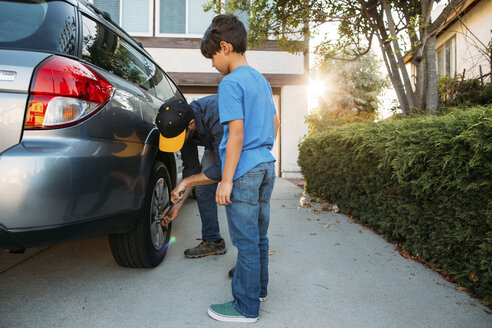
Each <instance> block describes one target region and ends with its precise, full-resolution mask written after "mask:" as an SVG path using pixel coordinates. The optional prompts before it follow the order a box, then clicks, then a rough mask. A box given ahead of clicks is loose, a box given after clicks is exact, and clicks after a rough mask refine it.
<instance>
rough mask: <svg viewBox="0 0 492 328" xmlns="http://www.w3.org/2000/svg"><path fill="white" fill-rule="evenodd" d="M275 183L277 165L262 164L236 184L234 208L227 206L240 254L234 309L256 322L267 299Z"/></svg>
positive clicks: (231, 233) (229, 220) (233, 283)
mask: <svg viewBox="0 0 492 328" xmlns="http://www.w3.org/2000/svg"><path fill="white" fill-rule="evenodd" d="M274 183H275V165H274V162H268V163H261V164H258V165H257V166H256V167H254V168H252V169H251V170H250V171H248V172H247V173H246V174H244V175H243V176H241V177H240V178H238V179H236V180H234V183H233V188H232V193H231V202H232V204H231V205H228V206H226V213H227V222H228V224H229V233H230V235H231V241H232V244H233V245H234V246H236V248H237V250H238V255H237V263H236V271H235V272H234V278H233V279H232V296H233V297H234V301H233V304H234V307H235V308H236V310H237V311H239V312H240V313H241V314H242V315H244V316H246V317H250V318H256V317H258V315H259V312H260V301H259V299H258V298H259V297H265V296H267V285H268V238H267V230H268V224H269V222H270V196H271V195H272V190H273V185H274Z"/></svg>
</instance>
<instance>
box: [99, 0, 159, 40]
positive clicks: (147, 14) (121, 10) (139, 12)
mask: <svg viewBox="0 0 492 328" xmlns="http://www.w3.org/2000/svg"><path fill="white" fill-rule="evenodd" d="M93 2H94V5H95V6H96V7H97V8H98V9H99V10H101V11H105V12H107V13H109V14H110V15H111V19H112V20H113V21H114V22H116V23H118V25H120V26H121V27H123V28H124V29H125V31H127V32H128V33H129V34H131V35H134V36H151V35H152V17H153V11H154V9H153V0H93Z"/></svg>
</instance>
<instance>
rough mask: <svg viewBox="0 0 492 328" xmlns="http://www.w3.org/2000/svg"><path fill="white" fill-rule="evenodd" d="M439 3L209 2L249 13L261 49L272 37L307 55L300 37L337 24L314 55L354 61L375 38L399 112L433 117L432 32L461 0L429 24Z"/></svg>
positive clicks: (416, 0)
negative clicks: (411, 69)
mask: <svg viewBox="0 0 492 328" xmlns="http://www.w3.org/2000/svg"><path fill="white" fill-rule="evenodd" d="M434 2H439V0H421V1H420V0H382V1H376V0H333V1H321V0H255V1H250V0H228V1H226V2H225V3H224V2H223V0H211V1H209V4H208V7H209V8H213V9H214V10H215V11H216V12H240V11H245V12H249V13H250V19H249V23H250V24H249V29H250V31H249V41H250V43H251V44H252V45H261V43H263V42H264V41H266V40H268V39H272V38H273V39H276V40H278V41H279V44H280V46H281V47H283V48H285V49H288V50H290V51H292V52H297V51H306V47H307V46H306V43H305V42H302V41H303V40H304V38H306V37H309V36H310V35H311V34H312V33H313V31H315V30H316V28H317V27H318V26H319V25H321V24H324V23H326V22H337V23H338V40H336V41H331V40H326V41H325V42H323V43H322V44H321V45H319V46H318V47H317V48H316V49H315V51H316V52H317V53H318V54H319V55H321V56H323V57H324V58H326V59H331V58H338V59H344V60H355V59H357V58H359V57H361V56H363V55H364V54H366V53H368V52H369V51H370V49H371V46H372V44H373V42H372V41H373V39H374V38H375V39H376V40H377V42H378V43H379V47H380V50H381V53H382V55H383V60H384V63H385V65H386V68H387V70H388V75H389V78H390V80H391V83H392V84H393V87H394V89H395V91H396V94H397V97H398V101H399V103H400V108H401V110H402V112H403V113H404V114H409V113H410V112H411V110H412V109H413V108H418V109H419V110H421V111H425V110H426V109H427V110H428V111H429V112H430V113H434V112H435V110H436V108H437V102H438V94H437V69H436V60H435V43H436V34H437V33H438V31H439V30H440V28H441V27H442V24H443V22H445V20H446V19H447V18H448V17H449V16H450V15H451V14H453V13H459V12H461V11H462V10H463V6H464V3H465V1H464V0H449V1H448V4H447V5H446V6H445V8H444V9H443V11H442V12H441V14H440V15H439V16H438V17H437V18H436V19H435V20H434V21H432V20H431V11H432V7H433V5H434ZM406 53H409V54H411V55H412V56H413V57H412V58H413V59H412V61H413V63H414V64H415V65H416V67H417V74H416V83H415V90H414V89H413V86H412V83H411V80H410V76H409V73H408V72H407V69H406V67H405V62H404V59H403V58H404V55H405V54H406Z"/></svg>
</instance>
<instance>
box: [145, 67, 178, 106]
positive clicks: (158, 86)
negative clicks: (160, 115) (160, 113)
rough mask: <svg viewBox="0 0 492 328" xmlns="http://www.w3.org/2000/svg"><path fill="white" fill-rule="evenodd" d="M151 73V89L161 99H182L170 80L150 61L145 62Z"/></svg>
mask: <svg viewBox="0 0 492 328" xmlns="http://www.w3.org/2000/svg"><path fill="white" fill-rule="evenodd" d="M147 65H148V66H149V69H150V71H151V73H152V83H153V85H152V87H151V91H152V92H153V93H154V94H155V95H156V97H157V98H159V99H160V100H162V101H166V100H169V99H171V98H173V97H175V98H180V99H182V96H181V93H180V92H179V91H178V88H176V86H175V85H174V83H173V82H171V80H169V78H168V77H167V76H166V74H164V72H162V71H161V70H160V69H159V68H158V67H156V66H155V65H154V64H153V63H152V62H150V61H149V62H148V64H147Z"/></svg>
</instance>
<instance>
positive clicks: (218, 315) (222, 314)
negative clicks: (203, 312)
mask: <svg viewBox="0 0 492 328" xmlns="http://www.w3.org/2000/svg"><path fill="white" fill-rule="evenodd" d="M208 315H209V316H210V317H212V318H214V319H215V320H218V321H222V322H242V323H254V322H256V321H258V317H256V318H248V317H245V316H244V315H242V314H241V313H239V312H237V310H236V309H235V308H234V305H232V302H227V303H224V304H212V305H210V307H209V308H208Z"/></svg>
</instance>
